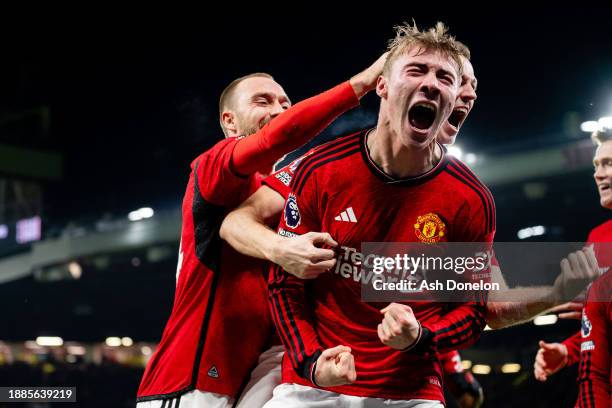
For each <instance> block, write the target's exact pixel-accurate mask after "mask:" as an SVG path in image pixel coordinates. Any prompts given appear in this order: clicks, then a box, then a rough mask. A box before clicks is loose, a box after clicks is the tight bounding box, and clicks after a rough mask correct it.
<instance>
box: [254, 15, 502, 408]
mask: <svg viewBox="0 0 612 408" xmlns="http://www.w3.org/2000/svg"><path fill="white" fill-rule="evenodd" d="M464 49H465V47H464V46H462V45H461V44H460V43H458V42H456V41H455V40H454V39H453V38H452V37H450V36H448V34H446V29H445V28H444V26H443V25H442V24H438V25H437V26H436V27H435V28H433V29H431V30H428V31H425V32H420V31H419V30H418V29H416V27H411V26H403V27H401V28H399V30H398V34H397V37H396V39H395V41H394V43H393V46H392V47H391V51H390V53H389V57H388V59H387V62H386V64H385V69H384V70H383V75H382V76H381V77H380V78H379V80H378V84H377V88H376V89H377V93H378V95H379V96H380V97H381V104H380V111H379V119H378V124H377V127H376V128H374V129H370V130H366V131H362V132H359V133H357V134H354V135H350V136H348V137H344V138H341V139H339V140H337V141H335V142H331V143H328V144H326V145H324V146H322V147H320V148H318V149H315V150H314V151H313V152H312V153H311V154H310V155H308V156H307V157H305V158H304V159H303V160H302V162H301V163H299V166H297V169H296V170H295V174H294V176H293V177H292V180H291V185H290V187H291V195H289V198H288V199H287V201H286V204H285V211H284V216H283V218H282V220H281V223H280V226H279V234H282V235H295V234H305V233H308V232H310V231H324V232H329V233H330V234H331V235H332V237H334V239H335V240H336V241H337V242H338V243H339V246H341V247H342V248H343V249H344V250H345V251H348V252H350V253H351V255H350V256H344V255H343V256H341V258H342V259H345V260H348V261H347V262H349V263H351V264H352V265H350V266H349V267H350V268H351V269H352V267H355V266H357V263H358V258H359V256H362V255H361V254H360V253H359V249H358V248H360V247H361V243H362V242H385V241H386V242H419V237H420V236H422V234H419V233H422V231H421V230H420V229H419V228H417V227H416V226H415V224H418V223H417V219H420V218H423V217H425V218H427V219H428V220H431V221H432V222H435V223H437V224H439V227H440V228H439V229H438V231H441V230H446V231H448V232H449V233H448V234H444V235H443V234H438V235H436V236H434V237H432V238H433V239H434V241H462V242H469V241H473V242H491V241H492V238H493V235H494V232H495V220H494V218H495V217H494V205H493V200H492V197H491V195H490V193H489V192H488V190H487V189H486V187H484V186H483V185H482V184H481V183H480V182H479V181H478V180H477V179H476V177H475V176H474V175H473V174H472V173H471V172H470V171H469V169H468V168H467V167H466V166H465V165H464V164H463V163H461V162H459V161H458V160H456V159H453V158H451V157H449V156H447V155H446V154H445V151H444V148H443V147H442V146H441V145H439V144H437V143H436V141H435V138H436V134H437V133H438V131H439V130H440V127H441V126H442V125H443V124H444V123H445V122H446V120H447V119H448V117H449V116H450V114H451V112H452V108H453V105H454V102H455V99H456V96H457V92H458V89H459V81H460V78H461V60H460V55H461V54H462V53H463V52H464ZM279 174H280V173H277V175H276V176H278V175H279ZM276 176H271V177H269V178H268V179H267V181H268V182H269V183H270V184H269V185H270V186H272V187H273V186H274V185H275V184H278V181H279V180H280V179H282V177H276ZM281 182H282V180H281ZM448 192H453V193H452V194H448ZM442 197H445V198H444V199H442ZM344 213H346V214H347V215H346V216H341V215H342V214H344ZM446 223H448V224H446ZM451 223H452V224H451ZM407 225H409V226H415V227H414V228H406V226H407ZM345 255H346V254H345ZM343 270H344V268H343ZM336 271H337V269H336ZM271 275H272V276H271V278H270V279H271V280H270V285H269V287H270V295H269V300H270V304H271V307H272V310H273V316H274V319H275V323H276V326H277V329H278V330H279V332H280V334H281V337H282V339H283V343H284V345H285V349H286V354H285V356H286V358H285V359H284V361H283V383H284V384H282V385H280V386H279V387H277V389H275V392H274V397H273V399H272V400H271V401H270V402H269V403H268V404H266V407H281V406H306V407H307V406H321V407H326V406H334V404H337V403H338V402H340V403H346V404H351V403H353V401H354V403H356V404H366V405H368V404H372V406H375V405H376V404H381V405H382V404H387V405H395V406H414V407H417V406H418V407H438V406H442V404H441V401H443V394H442V389H441V382H442V373H441V367H440V365H439V362H438V361H437V359H436V358H432V356H435V353H437V352H444V351H448V350H452V349H456V348H460V347H466V346H468V345H470V344H471V343H472V342H473V341H475V340H476V339H477V338H478V336H479V335H480V332H481V331H482V329H483V327H484V319H485V306H484V304H482V303H474V302H471V303H470V302H468V303H458V304H454V305H449V304H443V303H431V302H426V303H411V304H399V303H391V304H388V305H386V306H385V307H383V308H382V309H380V308H379V307H377V306H378V305H376V304H370V303H364V302H361V299H360V297H359V291H360V285H361V280H362V279H361V274H359V273H356V274H339V273H327V274H322V275H319V277H318V278H317V279H314V280H312V281H304V280H301V279H298V278H296V277H295V276H293V275H289V274H287V273H286V271H284V270H283V268H281V267H277V266H274V267H273V268H272V273H271ZM306 282H308V284H306ZM315 322H316V324H315ZM384 400H388V401H384Z"/></svg>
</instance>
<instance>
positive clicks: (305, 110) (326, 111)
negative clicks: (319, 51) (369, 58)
mask: <svg viewBox="0 0 612 408" xmlns="http://www.w3.org/2000/svg"><path fill="white" fill-rule="evenodd" d="M386 58H387V55H386V53H385V54H383V55H382V56H381V57H379V58H378V60H376V61H375V62H374V63H373V64H372V65H371V66H370V67H368V68H367V69H366V70H364V71H362V72H360V73H359V74H357V75H355V76H354V77H352V78H351V79H350V80H349V81H346V82H344V83H342V84H340V85H338V86H336V87H335V88H332V89H330V90H328V91H326V92H323V93H321V94H319V95H316V96H313V97H312V98H309V99H306V100H304V101H302V102H300V103H297V104H296V105H294V106H292V107H291V108H289V109H288V110H287V111H286V112H283V114H281V115H279V116H278V117H276V118H275V119H274V120H272V121H270V123H268V124H267V125H266V126H264V127H263V128H262V129H261V130H259V131H258V132H257V133H255V134H254V135H251V136H249V137H246V138H244V139H241V140H240V141H239V142H238V143H237V144H236V147H235V149H234V152H233V155H232V161H231V167H232V169H233V170H234V172H235V173H236V174H240V175H249V174H253V173H255V172H256V171H258V170H268V169H269V168H270V167H271V166H272V165H273V164H274V163H275V162H276V161H277V160H278V159H279V158H281V157H282V156H284V155H285V154H287V153H289V152H291V151H293V150H295V149H297V148H298V147H300V146H302V145H303V144H305V143H306V142H308V141H309V140H310V139H312V138H313V137H315V136H316V135H317V134H318V133H320V132H321V131H322V130H323V129H325V128H326V127H327V126H329V125H330V124H331V122H333V121H334V119H336V118H337V117H338V116H340V115H341V114H343V113H344V112H346V111H348V110H349V109H352V108H353V107H355V106H357V105H358V104H359V99H360V98H361V97H363V96H364V95H365V94H366V93H368V92H369V91H371V90H372V89H374V88H375V87H376V81H377V79H378V77H379V76H380V74H381V73H382V68H383V65H384V63H385V61H386Z"/></svg>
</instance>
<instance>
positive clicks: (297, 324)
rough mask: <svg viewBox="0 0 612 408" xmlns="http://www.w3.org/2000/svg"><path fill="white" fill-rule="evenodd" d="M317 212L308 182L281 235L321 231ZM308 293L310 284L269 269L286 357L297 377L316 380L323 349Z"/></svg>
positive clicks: (294, 196)
mask: <svg viewBox="0 0 612 408" xmlns="http://www.w3.org/2000/svg"><path fill="white" fill-rule="evenodd" d="M315 209H316V201H315V194H314V188H313V183H310V182H309V183H307V184H306V186H305V187H304V188H303V189H302V191H301V192H300V193H299V194H298V193H295V192H290V193H289V194H288V196H287V199H286V201H285V207H284V209H283V214H282V217H281V221H280V225H279V227H278V233H279V234H281V235H284V236H296V235H302V234H305V233H307V232H309V231H316V230H318V229H319V226H320V222H319V221H318V218H319V217H318V216H317V214H316V212H315V211H316V210H315ZM307 292H308V281H305V280H302V279H299V278H297V277H295V276H293V275H291V274H289V273H287V272H286V271H284V270H283V269H282V268H281V267H280V266H278V265H272V266H271V267H270V274H269V282H268V300H269V304H270V308H271V313H272V316H273V319H274V322H275V324H276V328H277V330H278V333H279V334H280V337H281V340H282V342H283V345H284V346H285V350H286V355H287V357H288V358H289V360H290V361H291V364H292V366H293V368H294V370H295V371H296V373H297V374H298V375H300V376H301V377H303V378H305V379H308V380H310V381H313V379H314V377H313V376H314V370H315V363H316V361H317V359H318V358H319V355H320V354H321V352H322V351H323V348H322V346H321V344H320V342H319V339H318V336H317V334H316V332H315V329H314V325H313V315H312V313H313V310H312V308H311V307H310V304H309V302H308V296H307ZM313 383H314V381H313Z"/></svg>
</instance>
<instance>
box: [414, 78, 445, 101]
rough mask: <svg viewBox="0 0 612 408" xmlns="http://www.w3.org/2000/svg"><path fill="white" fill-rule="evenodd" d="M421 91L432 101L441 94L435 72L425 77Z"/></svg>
mask: <svg viewBox="0 0 612 408" xmlns="http://www.w3.org/2000/svg"><path fill="white" fill-rule="evenodd" d="M419 90H420V91H421V92H423V93H424V94H425V95H426V96H427V97H428V98H432V99H433V98H435V97H437V96H438V95H439V94H440V82H439V81H438V77H437V76H436V74H435V72H433V71H432V72H429V73H428V74H427V75H425V76H424V77H423V80H422V81H421V86H420V88H419Z"/></svg>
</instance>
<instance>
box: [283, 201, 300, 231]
mask: <svg viewBox="0 0 612 408" xmlns="http://www.w3.org/2000/svg"><path fill="white" fill-rule="evenodd" d="M284 217H285V224H286V225H287V227H289V228H291V229H295V228H297V227H298V225H300V221H302V216H301V215H300V209H299V208H298V205H297V200H296V199H295V196H294V195H293V194H289V197H288V198H287V202H286V203H285V213H284Z"/></svg>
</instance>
